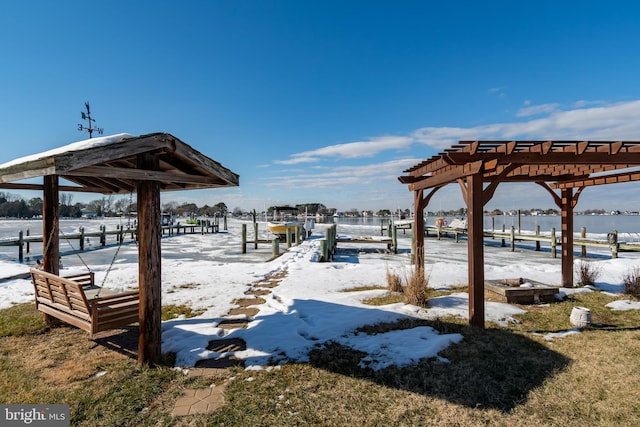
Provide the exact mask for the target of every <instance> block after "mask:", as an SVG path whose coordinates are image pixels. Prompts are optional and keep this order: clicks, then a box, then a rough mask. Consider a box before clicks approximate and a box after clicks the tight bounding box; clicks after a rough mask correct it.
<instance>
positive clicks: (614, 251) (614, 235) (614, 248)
mask: <svg viewBox="0 0 640 427" xmlns="http://www.w3.org/2000/svg"><path fill="white" fill-rule="evenodd" d="M607 239H608V240H609V246H610V247H611V258H613V259H616V258H618V248H619V246H620V245H619V244H618V230H613V231H612V232H611V233H609V234H608V235H607Z"/></svg>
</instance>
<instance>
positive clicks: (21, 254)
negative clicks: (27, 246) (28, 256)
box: [18, 230, 24, 262]
mask: <svg viewBox="0 0 640 427" xmlns="http://www.w3.org/2000/svg"><path fill="white" fill-rule="evenodd" d="M23 235H24V233H23V232H22V230H20V231H19V232H18V261H20V262H22V261H23V260H24V236H23Z"/></svg>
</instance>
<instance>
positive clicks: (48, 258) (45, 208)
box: [42, 175, 60, 325]
mask: <svg viewBox="0 0 640 427" xmlns="http://www.w3.org/2000/svg"><path fill="white" fill-rule="evenodd" d="M59 206H60V204H59V194H58V176H57V175H46V176H45V177H44V191H43V201H42V268H43V270H44V271H46V272H48V273H51V274H55V275H58V274H59V273H60V236H59V233H60V223H59V218H58V217H59ZM43 319H44V322H45V323H46V324H47V325H54V324H55V323H56V320H55V318H54V317H52V316H49V315H48V314H44V313H43Z"/></svg>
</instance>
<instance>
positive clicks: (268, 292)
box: [245, 289, 271, 297]
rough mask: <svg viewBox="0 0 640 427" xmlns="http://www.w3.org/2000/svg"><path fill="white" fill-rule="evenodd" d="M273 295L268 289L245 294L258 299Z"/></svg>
mask: <svg viewBox="0 0 640 427" xmlns="http://www.w3.org/2000/svg"><path fill="white" fill-rule="evenodd" d="M270 293H271V291H270V290H268V289H252V290H250V291H247V292H245V294H247V295H255V296H258V297H261V296H264V295H269V294H270Z"/></svg>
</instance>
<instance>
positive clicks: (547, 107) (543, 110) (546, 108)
mask: <svg viewBox="0 0 640 427" xmlns="http://www.w3.org/2000/svg"><path fill="white" fill-rule="evenodd" d="M525 105H527V107H525V108H521V109H520V110H518V112H517V113H516V116H517V117H529V116H536V115H538V114H547V113H552V112H554V111H556V109H557V108H558V104H555V103H554V104H541V105H530V103H529V102H526V103H525Z"/></svg>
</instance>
